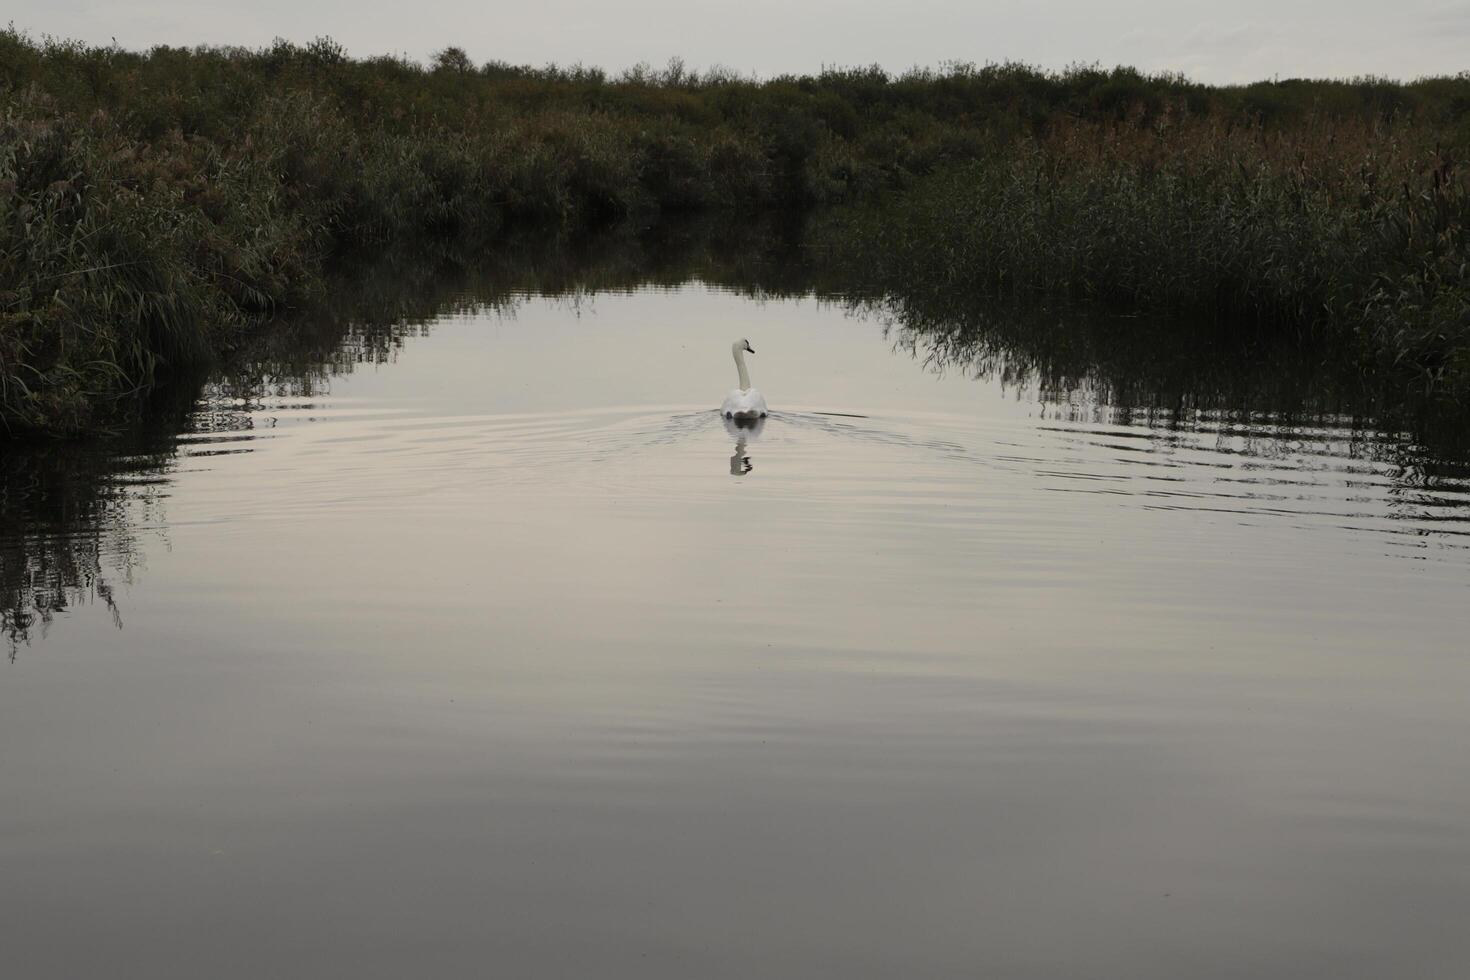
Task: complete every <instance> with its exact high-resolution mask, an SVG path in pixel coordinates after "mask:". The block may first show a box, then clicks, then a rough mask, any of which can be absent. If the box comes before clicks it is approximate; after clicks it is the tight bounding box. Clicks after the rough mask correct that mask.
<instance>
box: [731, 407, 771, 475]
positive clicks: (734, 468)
mask: <svg viewBox="0 0 1470 980" xmlns="http://www.w3.org/2000/svg"><path fill="white" fill-rule="evenodd" d="M765 427H766V420H765V419H759V418H757V419H740V418H728V419H725V431H726V432H728V433H730V436H731V438H733V439H734V440H735V455H734V456H731V457H730V475H731V476H744V475H745V474H747V473H749V472H750V471H751V470H753V469H755V465H754V464H753V463H751V461H750V457H749V456H747V455H745V443H746V442H747V441H751V442H753V441H755V440H756V439H759V438H760V437H761V430H762V429H764V428H765Z"/></svg>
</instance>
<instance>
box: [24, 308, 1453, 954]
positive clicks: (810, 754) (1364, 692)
mask: <svg viewBox="0 0 1470 980" xmlns="http://www.w3.org/2000/svg"><path fill="white" fill-rule="evenodd" d="M797 292H798V294H799V292H800V291H799V290H798V291H797ZM424 302H427V303H429V305H430V306H431V307H440V308H443V309H445V310H446V311H447V312H445V313H444V314H443V315H441V316H437V317H428V318H427V322H425V323H424V324H423V325H418V324H417V320H418V317H417V316H411V317H410V318H409V319H410V320H412V321H415V325H411V326H407V325H404V324H403V323H399V324H398V325H397V326H395V327H384V326H382V325H381V324H379V325H378V326H376V327H374V326H371V325H369V326H362V325H360V324H359V325H358V326H355V327H352V328H350V329H346V332H345V333H343V327H344V325H343V324H342V323H335V324H328V325H327V326H326V327H324V328H323V332H322V334H321V338H325V339H321V338H319V339H318V342H317V343H316V345H315V346H312V345H311V344H306V345H305V348H306V350H305V353H303V352H302V351H301V350H290V351H287V350H283V349H277V348H273V347H267V348H266V349H265V350H263V351H261V352H259V353H258V354H256V355H255V356H254V357H253V358H251V359H247V361H246V363H245V364H244V365H243V366H241V367H238V368H236V369H234V370H232V371H231V372H229V373H226V374H224V375H220V376H218V377H216V378H214V379H213V380H211V382H210V383H209V384H208V385H207V386H206V388H205V390H204V393H203V394H202V395H201V396H200V398H199V399H198V400H197V402H196V403H195V404H193V405H190V406H188V407H187V408H186V410H185V411H184V412H183V413H182V414H180V415H176V416H174V417H171V418H169V419H167V420H166V421H164V422H160V423H157V424H155V425H154V426H152V427H151V428H150V429H148V430H147V431H145V432H143V433H140V434H138V435H136V436H134V437H131V438H130V439H129V440H127V441H125V442H124V443H122V444H120V445H115V446H109V447H103V448H101V449H95V448H94V449H77V448H68V447H63V448H53V449H50V450H47V451H44V452H28V453H20V452H18V451H12V452H9V453H8V454H7V459H6V462H5V466H4V469H5V472H6V483H5V504H4V513H5V515H6V524H5V525H4V526H3V529H0V555H3V557H4V560H5V565H4V569H5V574H4V589H5V591H4V593H3V596H4V604H3V609H4V615H5V619H4V621H3V623H4V626H5V628H6V631H7V633H8V634H9V636H10V637H11V638H12V639H13V640H14V646H13V660H12V662H11V663H9V664H3V663H0V667H3V668H4V669H0V787H3V792H4V806H3V808H0V882H3V888H0V937H3V948H4V950H5V953H4V956H5V960H6V962H7V973H13V975H15V976H24V977H28V978H46V977H58V978H59V977H78V976H100V975H107V976H113V977H148V978H159V977H194V976H210V977H242V978H243V977H259V976H303V977H305V976H311V977H332V976H342V977H349V976H350V977H354V978H365V977H401V976H459V975H474V974H482V973H483V974H491V973H493V974H497V975H507V976H593V975H596V976H618V977H624V976H626V977H742V978H743V977H751V976H789V977H843V978H854V977H893V976H925V977H973V976H1001V977H1084V976H1085V977H1090V978H1093V977H1119V978H1122V977H1128V978H1149V977H1158V978H1177V977H1191V978H1209V977H1221V978H1224V977H1241V976H1251V977H1281V978H1303V977H1331V978H1335V980H1340V978H1349V977H1362V978H1378V977H1385V976H1415V977H1426V978H1432V977H1433V978H1437V977H1444V978H1450V977H1460V976H1463V975H1464V971H1465V969H1466V964H1467V955H1470V952H1467V946H1466V942H1465V939H1464V923H1465V922H1466V921H1467V919H1470V820H1467V817H1466V814H1467V813H1470V769H1467V767H1466V765H1465V759H1466V758H1467V757H1470V714H1467V712H1466V710H1465V708H1466V702H1465V692H1466V690H1467V682H1470V661H1467V658H1466V656H1465V650H1466V636H1467V627H1470V612H1467V604H1466V600H1467V598H1470V592H1467V587H1470V552H1467V550H1466V549H1467V547H1470V536H1467V535H1470V523H1467V521H1466V518H1467V517H1470V510H1467V509H1466V504H1467V503H1470V468H1467V466H1466V465H1465V463H1464V462H1463V460H1462V459H1461V458H1459V457H1456V456H1454V455H1452V454H1446V453H1443V452H1440V451H1437V450H1433V449H1431V448H1429V447H1426V446H1425V445H1423V444H1421V443H1420V442H1418V441H1416V439H1415V438H1414V437H1411V436H1409V435H1406V434H1403V433H1400V432H1396V431H1384V430H1382V429H1381V428H1378V427H1375V425H1374V424H1373V423H1372V420H1371V419H1369V420H1366V421H1365V419H1364V418H1362V417H1361V416H1355V415H1354V414H1352V413H1351V412H1348V411H1341V412H1333V411H1326V410H1323V409H1322V408H1321V405H1320V404H1318V405H1317V406H1316V407H1315V408H1313V407H1311V406H1308V407H1307V408H1305V409H1304V408H1303V406H1302V405H1300V404H1298V405H1294V406H1289V407H1287V408H1283V407H1282V405H1281V404H1280V403H1279V400H1276V401H1273V400H1272V399H1271V398H1269V397H1267V396H1266V395H1262V394H1261V393H1260V392H1259V391H1257V392H1256V393H1255V394H1250V393H1249V392H1247V393H1246V394H1240V392H1239V391H1235V392H1233V393H1231V392H1227V393H1225V394H1222V388H1221V386H1220V385H1214V386H1213V387H1210V386H1208V385H1203V386H1202V385H1201V384H1199V383H1197V384H1196V385H1195V387H1194V388H1193V389H1192V390H1191V391H1190V392H1186V393H1179V392H1175V393H1173V394H1169V395H1168V397H1162V396H1160V395H1159V394H1158V391H1159V388H1158V379H1157V378H1153V379H1150V378H1149V377H1144V378H1142V379H1141V380H1140V379H1139V378H1138V377H1135V376H1133V375H1130V376H1129V377H1126V378H1124V377H1121V375H1120V374H1119V373H1118V371H1110V369H1109V368H1108V367H1107V366H1106V365H1105V364H1104V365H1101V366H1098V365H1099V363H1100V362H1099V360H1098V358H1100V357H1102V355H1101V354H1096V353H1093V354H1088V355H1085V356H1083V357H1082V361H1083V362H1084V363H1082V365H1081V366H1077V365H1073V366H1072V368H1069V369H1068V370H1067V371H1061V372H1060V375H1059V373H1058V372H1057V371H1052V372H1051V373H1050V374H1049V375H1047V376H1046V377H1043V376H1042V375H1043V374H1045V373H1046V372H1040V373H1038V370H1037V365H1038V364H1039V363H1041V361H1043V360H1046V357H1043V356H1042V354H1039V353H1037V352H1036V351H1034V350H1033V351H1031V352H1030V353H1027V352H1017V351H1016V350H1015V349H1014V348H1013V347H1011V348H1008V347H1007V346H1006V344H1005V343H1004V342H995V343H992V344H991V346H990V347H988V348H984V349H982V347H983V345H980V344H977V343H970V344H968V345H961V346H963V350H960V349H958V348H957V347H956V345H955V344H954V343H951V342H942V341H941V340H938V339H936V338H935V337H932V336H928V335H926V334H923V333H918V334H916V333H914V332H912V331H906V330H905V329H904V323H903V322H902V315H903V314H902V312H901V311H896V308H895V307H893V306H891V305H884V306H880V307H878V308H867V309H866V312H862V311H859V313H858V315H854V311H853V309H852V308H851V306H850V305H848V304H844V303H841V302H818V301H817V300H815V299H813V298H810V297H807V298H799V296H792V295H788V294H787V293H785V292H780V291H777V292H772V293H767V294H761V293H756V294H754V295H752V294H750V293H749V292H746V293H736V292H730V291H725V290H723V289H721V288H718V287H715V286H712V285H706V284H703V283H700V282H698V281H692V282H686V283H684V284H683V285H678V286H675V287H673V288H666V287H663V286H654V285H647V286H642V287H637V288H633V289H628V290H619V291H610V292H608V291H592V292H588V291H585V290H583V291H573V292H571V293H562V294H560V295H556V296H540V295H526V296H520V297H516V296H512V295H507V294H497V295H496V297H495V298H494V301H493V302H490V303H488V304H476V303H473V302H468V301H464V300H455V298H454V296H452V295H451V296H447V297H446V296H438V297H436V298H433V299H432V300H427V301H424ZM895 317H898V318H899V322H895V321H894V318H895ZM1064 319H1065V318H1064ZM1063 329H1064V330H1070V329H1072V328H1071V327H1064V328H1063ZM1077 329H1078V330H1079V331H1080V330H1081V329H1082V328H1080V327H1078V328H1077ZM1099 329H1103V330H1106V329H1107V325H1106V324H1103V326H1102V327H1101V328H1099ZM1069 336H1070V335H1069ZM737 337H749V338H750V339H751V341H752V343H753V346H754V347H755V348H756V350H757V351H758V353H757V354H756V355H755V356H753V357H752V358H751V359H750V363H751V370H752V374H753V377H754V381H755V383H756V385H758V386H759V387H760V388H761V389H762V390H763V391H764V392H765V394H766V396H767V398H768V400H769V401H770V403H771V406H772V408H773V410H774V412H773V415H772V416H771V418H770V419H768V420H767V421H766V422H765V424H764V425H763V426H760V427H758V428H756V429H736V428H735V427H733V425H731V424H729V423H726V422H724V421H723V420H721V419H720V418H719V417H718V416H717V414H716V413H715V412H714V411H712V409H713V407H714V406H715V405H717V404H718V403H719V400H720V399H721V398H722V397H723V395H724V392H725V391H726V390H727V389H728V388H729V387H730V386H731V385H732V384H733V380H734V369H733V365H732V364H731V363H730V357H729V353H728V351H729V345H730V342H731V341H732V340H734V339H735V338H737ZM1103 346H1106V345H1103ZM1046 356H1047V357H1052V360H1051V361H1050V362H1049V363H1051V364H1052V366H1053V367H1055V366H1056V364H1057V363H1059V362H1058V361H1057V360H1056V358H1055V357H1053V356H1052V355H1046ZM1088 357H1092V358H1093V360H1092V361H1088ZM1201 359H1202V360H1203V361H1210V360H1211V355H1210V354H1209V352H1204V354H1203V355H1201ZM1089 363H1090V364H1093V367H1090V368H1089V367H1088V366H1087V364H1089ZM1064 366H1066V365H1065V364H1064ZM1227 368H1228V370H1227V373H1229V372H1234V373H1233V374H1231V375H1230V377H1232V378H1234V379H1235V381H1238V382H1239V383H1240V385H1244V386H1245V387H1246V388H1249V387H1250V386H1251V385H1257V386H1259V385H1260V384H1264V383H1263V382H1260V377H1261V376H1266V375H1270V370H1268V369H1267V368H1266V367H1262V368H1261V369H1260V372H1259V373H1258V374H1248V373H1242V371H1241V369H1239V368H1238V367H1230V366H1227ZM1221 370H1226V369H1223V368H1222V369H1221ZM1135 373H1136V372H1135ZM1143 373H1144V374H1145V375H1147V371H1144V372H1143ZM1272 377H1278V379H1279V378H1280V377H1286V378H1288V380H1290V378H1291V377H1292V376H1291V375H1290V372H1289V371H1288V372H1287V373H1286V374H1284V375H1279V376H1278V375H1272ZM1234 383H1235V382H1231V384H1234ZM1150 384H1153V385H1154V388H1153V389H1151V390H1153V391H1154V397H1153V401H1152V403H1151V404H1150V405H1149V407H1147V408H1144V407H1139V405H1140V402H1139V401H1137V400H1136V399H1137V396H1138V391H1139V385H1142V386H1143V387H1148V385H1150ZM1303 384H1304V385H1305V387H1301V386H1298V387H1297V388H1295V389H1293V390H1313V391H1315V389H1311V386H1310V385H1308V384H1306V383H1303ZM1225 387H1227V388H1228V387H1230V385H1225ZM1266 387H1270V385H1266ZM1279 387H1282V388H1293V385H1291V384H1282V385H1280V386H1279ZM1202 388H1208V389H1209V393H1208V394H1204V395H1202V394H1201V393H1200V392H1201V390H1202ZM1237 396H1238V399H1246V400H1247V402H1248V403H1247V404H1244V405H1243V406H1242V405H1241V404H1240V402H1239V400H1238V399H1237V402H1236V404H1235V407H1228V406H1227V407H1222V406H1221V404H1214V405H1213V407H1211V403H1212V402H1214V403H1219V402H1221V401H1222V399H1227V400H1228V398H1236V397H1237ZM1313 397H1316V396H1315V395H1314V396H1313ZM1252 398H1253V399H1254V402H1250V399H1252ZM1319 401H1320V399H1319ZM1160 404H1163V405H1165V407H1164V408H1160V407H1159V405H1160Z"/></svg>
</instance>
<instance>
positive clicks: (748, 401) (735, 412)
mask: <svg viewBox="0 0 1470 980" xmlns="http://www.w3.org/2000/svg"><path fill="white" fill-rule="evenodd" d="M730 353H732V354H734V355H735V370H736V371H738V372H740V387H739V388H733V389H731V391H730V393H729V394H728V395H726V396H725V404H723V405H721V406H720V414H721V415H723V416H725V418H727V419H763V418H765V417H766V414H767V413H766V398H765V396H764V395H762V394H761V393H760V392H759V391H757V390H755V389H754V388H752V387H751V386H750V372H749V371H747V370H746V369H745V355H746V354H747V353H750V354H754V353H755V348H754V347H752V346H750V341H748V340H737V341H735V343H733V344H731V345H730Z"/></svg>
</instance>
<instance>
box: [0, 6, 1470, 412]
mask: <svg viewBox="0 0 1470 980" xmlns="http://www.w3.org/2000/svg"><path fill="white" fill-rule="evenodd" d="M1467 146H1470V76H1459V77H1456V78H1439V79H1426V80H1421V81H1418V82H1415V83H1412V84H1395V83H1390V82H1386V81H1383V80H1379V79H1358V80H1352V81H1337V82H1309V81H1296V80H1292V81H1286V82H1280V83H1263V84H1259V85H1251V86H1243V87H1231V88H1209V87H1206V86H1202V85H1198V84H1195V83H1192V82H1189V81H1188V80H1186V79H1183V78H1180V77H1176V76H1146V75H1143V74H1140V73H1138V72H1136V71H1133V70H1131V69H1126V68H1118V69H1112V70H1102V69H1096V68H1086V67H1084V68H1076V69H1071V70H1068V71H1065V72H1059V73H1058V72H1045V71H1040V70H1036V69H1033V68H1028V67H1026V66H1021V65H993V66H985V67H976V66H973V65H964V64H958V65H951V66H947V67H946V68H945V69H944V70H942V71H938V72H933V71H914V72H910V73H907V74H905V75H902V76H890V75H888V74H886V73H884V72H882V71H881V70H878V69H872V68H869V69H861V68H860V69H846V70H833V71H826V72H823V73H821V74H819V75H814V76H802V77H781V78H774V79H769V80H764V81H758V80H753V79H745V78H740V77H738V76H734V75H732V74H730V73H719V72H716V73H705V74H699V73H693V72H689V71H686V70H685V69H684V68H683V66H682V65H679V64H678V63H672V64H671V65H670V66H668V67H667V68H666V69H663V70H659V71H654V70H650V69H647V68H645V67H640V68H637V69H634V70H632V71H629V72H626V73H624V74H623V75H621V76H618V77H616V78H612V77H609V76H607V75H606V74H605V73H603V72H601V71H599V70H597V69H587V68H582V67H572V68H565V67H556V66H548V67H544V68H529V67H517V66H511V65H506V64H501V63H491V64H487V65H483V66H476V65H474V64H472V63H470V62H469V60H468V58H466V57H465V56H464V53H463V52H462V51H458V50H457V49H453V48H447V49H445V50H444V51H443V52H441V53H440V54H439V56H437V57H436V59H435V60H434V63H433V64H431V65H428V66H421V65H418V64H414V63H411V62H407V61H403V60H401V59H394V58H371V59H365V60H354V59H350V58H347V57H346V56H345V55H344V53H343V52H342V50H341V48H340V47H338V46H337V45H335V44H334V43H332V42H331V41H329V40H326V39H323V40H319V41H317V42H314V43H312V44H310V45H307V46H305V47H298V46H294V45H291V44H286V43H278V44H276V45H275V46H273V47H271V48H268V49H264V50H255V51H251V50H244V49H235V48H202V49H192V50H186V49H178V48H155V49H153V50H151V51H149V52H146V53H138V52H129V51H123V50H120V49H117V48H97V47H88V46H84V45H79V44H72V43H64V42H52V41H46V42H35V41H32V40H31V39H29V38H28V37H26V36H24V35H23V34H20V33H18V32H16V31H14V30H6V31H0V434H6V433H8V434H24V433H44V434H69V433H78V432H88V431H94V430H96V429H97V428H98V427H99V426H103V425H106V424H108V422H109V421H110V420H112V419H114V418H117V417H119V416H120V415H122V414H125V413H126V411H127V410H128V408H129V407H130V406H132V405H133V404H134V403H135V400H136V396H137V393H139V392H142V391H146V390H148V389H150V388H152V387H154V386H156V385H157V384H159V383H160V382H161V381H163V380H165V379H167V378H168V377H170V376H171V375H175V374H178V373H180V372H186V371H188V370H190V369H191V368H192V367H193V366H195V365H197V364H199V363H200V362H202V361H206V360H208V359H209V358H212V357H216V356H218V355H219V354H220V353H221V352H226V351H229V350H231V349H233V348H234V347H236V346H237V345H238V344H239V343H240V342H241V340H242V338H244V337H245V336H246V335H247V334H248V332H249V331H250V330H251V329H253V328H255V327H256V326H258V325H259V324H260V323H262V322H264V321H265V320H267V319H268V318H270V317H271V316H272V315H274V314H275V313H277V312H278V311H279V310H281V309H282V308H286V307H291V306H296V305H300V304H301V303H303V302H304V301H305V300H307V299H308V298H309V297H310V296H311V295H312V294H313V293H314V292H316V291H318V290H320V288H321V286H322V277H321V273H322V270H323V268H324V267H325V265H326V263H327V261H328V260H329V259H330V257H331V256H332V255H334V254H337V253H340V252H342V251H343V250H347V249H363V248H367V249H372V248H377V247H382V246H383V245H386V244H388V243H392V242H395V241H400V240H403V239H406V238H423V237H429V238H435V239H440V240H446V241H450V240H452V241H459V242H472V243H477V244H482V245H487V246H493V245H494V243H496V242H498V241H503V240H504V239H505V237H506V236H507V235H510V234H513V233H514V232H515V231H516V230H517V229H523V228H528V227H533V228H543V229H544V228H548V227H551V228H566V229H575V228H586V227H594V226H607V225H611V224H616V223H619V222H627V221H637V222H640V223H648V222H651V221H654V220H657V219H658V218H659V216H661V215H670V214H675V213H691V212H704V213H726V214H738V215H751V214H757V213H772V212H778V213H781V214H784V215H787V216H792V215H797V214H801V213H806V212H810V211H813V210H816V209H820V208H825V207H828V206H831V205H858V206H872V207H874V208H876V209H877V210H876V215H877V217H870V218H864V219H854V220H849V221H845V222H839V223H837V225H836V226H835V227H837V228H839V229H841V230H842V231H841V233H840V234H835V235H829V236H828V238H827V243H828V244H829V245H831V246H833V248H832V254H833V256H834V259H835V260H836V261H838V262H839V264H843V265H845V266H848V267H852V268H856V269H859V270H860V271H861V274H862V275H864V276H866V275H870V274H871V275H873V276H876V277H882V276H887V277H888V278H889V279H891V280H896V281H897V280H901V281H903V282H908V281H909V280H910V279H911V278H913V277H911V276H910V275H909V272H908V271H906V270H912V271H913V273H914V274H915V275H916V276H917V277H918V278H919V279H920V280H922V281H923V282H925V283H928V284H929V285H932V284H933V283H931V282H930V280H935V281H937V279H936V277H938V279H942V280H943V283H944V284H945V285H946V286H947V287H950V288H954V289H957V290H966V289H979V290H981V291H985V290H991V289H997V288H999V289H1024V290H1037V289H1046V290H1064V291H1069V292H1078V293H1082V294H1085V295H1089V296H1096V297H1098V298H1100V299H1104V300H1107V301H1110V302H1114V303H1118V304H1121V305H1124V306H1134V307H1138V308H1160V309H1176V308H1180V309H1183V308H1188V309H1208V310H1211V311H1213V312H1216V313H1219V314H1220V315H1227V316H1234V315H1245V316H1248V317H1251V318H1253V319H1254V320H1258V321H1260V322H1263V323H1270V324H1272V325H1274V326H1275V327H1277V328H1281V329H1286V330H1291V331H1296V332H1299V333H1302V334H1303V335H1311V334H1313V333H1314V332H1321V331H1326V332H1328V333H1332V334H1334V335H1351V336H1352V337H1354V338H1355V339H1356V340H1357V341H1358V342H1360V345H1361V349H1362V351H1363V352H1364V357H1365V358H1366V359H1368V360H1372V361H1374V363H1378V362H1380V361H1383V360H1385V359H1386V360H1388V361H1390V362H1395V363H1399V364H1401V365H1404V366H1406V371H1407V370H1408V369H1412V370H1415V371H1418V372H1419V375H1420V377H1421V379H1422V380H1423V381H1424V383H1425V384H1441V383H1442V381H1443V379H1446V378H1450V377H1457V376H1459V375H1460V374H1462V373H1463V369H1464V361H1465V357H1466V355H1465V353H1464V350H1465V338H1464V295H1465V273H1464V267H1463V261H1462V259H1463V255H1464V244H1465V243H1464V233H1463V228H1464V200H1465V185H1464V177H1463V174H1462V173H1461V171H1460V169H1459V165H1458V161H1459V159H1460V158H1461V156H1462V155H1463V154H1464V152H1465V149H1466V147H1467ZM1435 181H1439V183H1435ZM1457 262H1458V264H1457ZM925 288H928V286H927V285H926V287H925Z"/></svg>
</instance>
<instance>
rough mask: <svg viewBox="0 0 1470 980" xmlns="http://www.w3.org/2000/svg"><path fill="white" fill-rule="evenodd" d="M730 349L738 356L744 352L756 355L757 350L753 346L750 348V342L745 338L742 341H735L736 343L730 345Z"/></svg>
mask: <svg viewBox="0 0 1470 980" xmlns="http://www.w3.org/2000/svg"><path fill="white" fill-rule="evenodd" d="M730 349H731V350H733V351H734V352H735V353H737V354H739V353H742V352H744V353H747V354H754V353H755V348H754V347H752V346H750V341H748V340H745V339H744V338H742V339H740V340H737V341H735V343H733V344H731V345H730Z"/></svg>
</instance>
